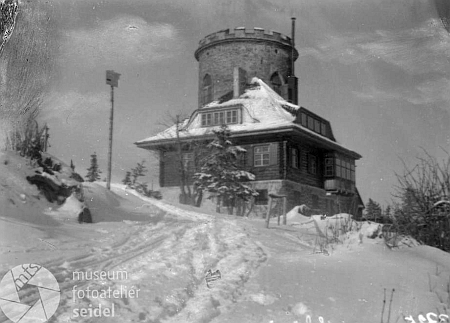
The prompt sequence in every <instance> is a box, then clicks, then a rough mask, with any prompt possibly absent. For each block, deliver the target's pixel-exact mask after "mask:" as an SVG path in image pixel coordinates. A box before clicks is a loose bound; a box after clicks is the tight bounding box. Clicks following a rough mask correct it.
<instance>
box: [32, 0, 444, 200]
mask: <svg viewBox="0 0 450 323" xmlns="http://www.w3.org/2000/svg"><path fill="white" fill-rule="evenodd" d="M46 3H48V6H49V12H50V11H51V16H50V19H54V20H55V22H56V23H57V25H58V30H59V34H58V43H59V50H58V53H57V62H56V63H57V71H56V72H55V73H54V79H53V80H52V86H51V89H50V93H49V94H48V96H47V97H46V101H45V105H44V108H43V111H42V112H41V115H40V118H41V119H42V120H43V121H44V122H47V124H48V126H49V128H50V136H51V137H50V145H51V147H50V148H49V152H50V153H51V154H54V155H55V156H57V157H59V158H61V159H62V160H64V161H66V162H67V163H70V160H73V162H74V164H75V166H76V171H77V172H79V173H80V174H81V175H82V176H84V175H85V173H86V169H87V168H88V167H89V159H90V155H91V154H92V153H93V152H96V153H97V155H98V160H99V164H100V168H101V169H102V170H103V174H102V175H103V177H106V169H107V155H108V134H109V130H108V129H109V112H110V88H109V86H108V85H107V84H106V82H105V71H106V70H108V69H112V70H114V71H116V72H117V73H120V74H121V77H120V80H119V86H118V88H116V89H115V93H114V99H115V118H114V146H113V177H112V179H113V181H117V182H118V181H120V180H122V179H123V178H124V175H125V172H126V171H127V170H129V169H130V168H132V167H134V166H135V165H136V163H137V162H140V161H141V160H142V159H145V160H146V161H147V166H148V167H149V174H148V175H147V178H146V180H147V181H148V182H149V184H151V183H152V182H153V184H154V185H155V187H157V185H158V168H157V165H158V162H157V161H156V160H155V159H154V158H153V157H152V156H151V154H150V153H149V152H148V151H145V150H143V149H139V148H137V147H136V146H135V145H134V142H136V141H138V140H141V139H144V138H147V137H149V136H151V135H154V134H156V133H157V132H159V131H161V130H163V129H164V126H163V125H162V124H164V123H165V122H166V121H165V120H167V116H168V114H172V115H175V114H190V113H191V112H193V111H194V110H195V109H196V107H197V91H198V88H197V87H198V83H197V78H198V63H197V61H196V60H195V58H194V51H195V50H196V49H197V47H198V42H199V40H200V39H202V38H203V37H204V36H206V35H208V34H210V33H213V32H216V31H218V30H222V29H226V28H234V27H241V26H242V27H248V28H252V27H261V28H264V29H272V30H275V31H279V32H281V33H284V34H286V35H290V32H291V31H290V28H291V20H290V18H291V17H296V18H297V20H296V39H295V43H296V48H297V50H298V51H299V58H298V59H297V61H296V63H295V71H296V75H297V77H298V78H299V105H301V106H303V107H305V108H307V109H309V110H311V111H313V112H315V113H317V114H319V115H320V116H322V117H324V118H326V119H328V120H329V121H330V122H331V124H332V127H333V132H334V134H335V137H336V139H337V140H338V141H339V142H340V143H341V144H343V145H344V146H346V147H347V148H349V149H351V150H354V151H356V152H358V153H359V154H361V155H362V156H363V157H362V159H361V160H359V161H358V162H357V170H356V177H357V186H358V188H359V191H360V193H361V196H362V198H363V200H364V202H367V201H368V199H369V198H372V199H373V200H375V201H377V202H379V203H381V204H383V205H386V204H387V203H389V202H390V201H391V200H392V193H393V192H394V186H395V185H396V183H397V179H396V175H395V174H396V173H402V171H403V162H405V163H406V164H407V165H413V164H414V163H415V162H416V161H417V160H416V158H417V157H419V156H423V151H424V150H426V151H427V152H428V153H430V154H431V155H433V156H436V157H437V158H439V159H441V158H443V157H444V156H445V150H446V151H450V127H449V124H450V91H449V87H450V60H449V58H450V36H449V33H448V31H447V30H446V29H445V27H446V26H445V24H443V23H442V20H441V19H439V18H440V17H439V14H441V15H445V14H448V13H449V12H450V10H449V8H448V7H449V6H450V5H448V4H446V3H445V2H444V1H443V0H436V2H432V1H428V0H427V1H426V0H395V1H393V0H365V1H360V0H321V1H318V0H295V1H294V0H292V1H291V0H151V1H148V0H129V1H126V2H124V1H116V0H108V1H106V0H105V1H93V0H77V1H75V0H58V1H56V0H53V1H46ZM50 7H51V8H50ZM50 9H51V10H50ZM447 27H448V25H447Z"/></svg>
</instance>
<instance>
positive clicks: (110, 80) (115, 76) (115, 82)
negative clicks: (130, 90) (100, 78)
mask: <svg viewBox="0 0 450 323" xmlns="http://www.w3.org/2000/svg"><path fill="white" fill-rule="evenodd" d="M119 77H120V74H119V73H116V72H114V71H112V70H107V71H106V84H108V85H111V114H110V117H109V150H108V174H107V177H106V188H107V189H108V190H110V189H111V168H112V144H113V121H114V87H118V86H119Z"/></svg>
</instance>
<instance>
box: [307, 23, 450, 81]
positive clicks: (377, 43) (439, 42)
mask: <svg viewBox="0 0 450 323" xmlns="http://www.w3.org/2000/svg"><path fill="white" fill-rule="evenodd" d="M299 52H300V57H301V56H308V55H310V56H313V57H315V58H317V59H318V60H320V61H325V62H332V61H338V62H339V63H341V64H345V65H351V64H356V63H360V62H370V61H376V60H381V61H385V62H387V63H389V64H393V65H395V66H398V67H400V68H401V69H402V70H404V71H405V72H406V73H408V74H410V75H418V74H423V73H430V72H445V71H447V72H450V61H449V59H448V57H449V56H450V35H449V33H447V31H446V30H445V29H444V28H443V27H442V24H441V23H440V21H439V20H438V19H430V20H428V21H426V22H425V23H423V24H421V25H420V26H417V27H413V28H408V29H404V30H395V31H394V30H376V31H373V32H347V33H331V32H330V33H329V34H328V35H326V36H323V37H320V38H319V39H318V40H316V41H315V45H313V46H310V47H307V48H301V49H300V50H299Z"/></svg>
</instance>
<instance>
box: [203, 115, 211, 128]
mask: <svg viewBox="0 0 450 323" xmlns="http://www.w3.org/2000/svg"><path fill="white" fill-rule="evenodd" d="M211 125H212V113H203V114H202V127H207V126H211Z"/></svg>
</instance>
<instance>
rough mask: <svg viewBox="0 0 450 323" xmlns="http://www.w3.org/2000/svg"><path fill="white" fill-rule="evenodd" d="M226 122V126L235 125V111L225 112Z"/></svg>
mask: <svg viewBox="0 0 450 323" xmlns="http://www.w3.org/2000/svg"><path fill="white" fill-rule="evenodd" d="M226 114H227V121H226V124H231V123H237V110H231V111H227V112H226Z"/></svg>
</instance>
